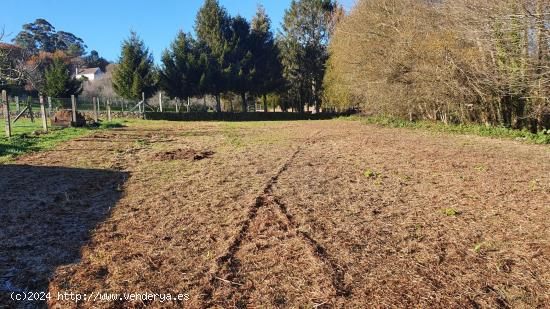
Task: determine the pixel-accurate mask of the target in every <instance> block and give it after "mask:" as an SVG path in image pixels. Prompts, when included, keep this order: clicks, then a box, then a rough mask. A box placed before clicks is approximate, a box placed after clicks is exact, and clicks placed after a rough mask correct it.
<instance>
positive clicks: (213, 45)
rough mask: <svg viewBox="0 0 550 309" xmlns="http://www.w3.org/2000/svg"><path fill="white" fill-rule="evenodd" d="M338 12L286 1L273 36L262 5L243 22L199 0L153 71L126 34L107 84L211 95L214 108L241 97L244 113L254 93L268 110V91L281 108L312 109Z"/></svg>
mask: <svg viewBox="0 0 550 309" xmlns="http://www.w3.org/2000/svg"><path fill="white" fill-rule="evenodd" d="M342 11H343V10H342V9H341V7H340V6H339V5H338V4H337V3H335V2H333V1H330V0H300V1H292V2H291V5H290V8H289V9H287V10H286V11H285V19H284V23H283V25H282V30H281V31H280V32H279V33H278V34H277V35H275V34H274V33H273V31H272V29H271V28H272V25H271V21H270V19H269V17H268V16H267V14H266V12H265V10H264V9H263V8H262V7H261V6H260V7H259V8H258V10H257V12H256V14H255V16H254V17H253V18H252V20H251V21H250V22H249V21H248V20H246V19H245V18H243V17H242V16H235V17H232V16H230V15H229V14H228V12H227V10H226V9H225V8H223V7H222V6H221V5H220V4H219V3H218V1H217V0H205V2H204V4H203V6H202V7H201V8H200V10H199V12H198V13H197V16H196V20H195V29H194V30H195V36H193V35H192V34H191V33H184V32H180V33H179V34H178V35H177V37H176V38H175V39H174V41H173V42H172V44H171V45H170V47H169V48H168V49H167V50H166V51H165V52H164V53H163V54H162V57H161V65H160V67H159V68H156V67H155V65H154V62H153V59H152V56H151V54H150V52H149V51H148V49H147V48H146V47H145V44H144V42H143V41H142V40H141V39H140V38H139V37H138V36H137V34H136V33H131V35H130V37H129V38H128V39H127V40H125V41H124V42H123V44H122V52H121V56H120V59H119V61H118V65H117V67H116V68H115V70H114V72H113V86H114V89H115V91H116V92H117V94H119V95H120V96H122V97H124V98H128V99H140V98H141V96H142V93H145V94H146V96H150V95H152V94H153V93H154V91H156V90H158V89H160V90H162V91H164V92H166V94H168V96H170V97H172V98H178V99H181V100H188V99H189V98H190V97H204V96H206V95H211V96H213V97H214V98H215V101H216V106H215V109H216V111H218V112H221V111H222V109H224V110H226V111H234V110H236V107H235V106H233V103H232V100H229V102H228V103H229V105H228V106H225V107H223V108H222V95H223V94H227V93H232V94H235V95H237V96H238V97H239V98H240V102H241V106H240V108H239V109H240V111H247V109H248V106H247V105H248V102H249V98H250V97H252V98H261V100H262V102H263V105H264V110H265V111H267V100H268V95H274V96H275V97H276V99H277V101H278V103H279V105H281V107H282V109H283V110H287V109H289V108H293V109H295V110H297V111H300V112H303V111H304V110H305V108H306V107H309V106H315V108H316V110H317V111H319V109H320V106H321V101H322V90H323V88H322V80H323V76H324V71H325V62H326V60H327V58H328V52H327V45H328V39H329V35H330V31H331V27H332V25H333V19H334V16H336V14H335V13H336V12H342Z"/></svg>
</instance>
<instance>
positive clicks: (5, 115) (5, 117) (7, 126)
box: [2, 90, 11, 137]
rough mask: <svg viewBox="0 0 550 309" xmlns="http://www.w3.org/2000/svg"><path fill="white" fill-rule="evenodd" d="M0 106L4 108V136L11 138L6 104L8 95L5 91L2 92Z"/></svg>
mask: <svg viewBox="0 0 550 309" xmlns="http://www.w3.org/2000/svg"><path fill="white" fill-rule="evenodd" d="M2 104H3V107H4V108H3V114H4V122H5V128H6V136H7V137H11V122H10V104H9V103H8V93H7V92H6V90H2Z"/></svg>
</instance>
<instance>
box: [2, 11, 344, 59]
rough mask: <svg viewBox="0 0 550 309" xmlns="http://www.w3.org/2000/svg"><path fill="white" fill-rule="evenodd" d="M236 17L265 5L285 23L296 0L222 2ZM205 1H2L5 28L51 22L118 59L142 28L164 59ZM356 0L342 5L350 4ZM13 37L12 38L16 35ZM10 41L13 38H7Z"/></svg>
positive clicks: (273, 16)
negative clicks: (132, 35) (125, 42)
mask: <svg viewBox="0 0 550 309" xmlns="http://www.w3.org/2000/svg"><path fill="white" fill-rule="evenodd" d="M219 1H220V3H221V4H222V5H223V6H224V7H225V8H226V9H227V10H228V11H229V13H230V14H231V15H237V14H240V15H242V16H244V17H246V18H247V19H250V18H252V16H253V15H254V13H255V12H256V7H257V5H258V4H262V5H263V6H264V7H265V9H266V11H267V13H268V15H269V16H270V17H271V20H272V22H273V26H274V27H279V25H280V23H281V21H282V18H283V15H284V11H285V9H286V8H287V7H288V6H289V4H290V0H219ZM202 2H203V1H202V0H156V1H152V0H93V1H90V0H88V1H74V0H70V1H69V0H26V1H21V0H2V12H10V13H7V14H6V13H4V14H2V17H1V18H0V27H4V29H5V32H6V33H8V34H11V37H13V36H15V35H16V34H17V33H18V32H19V31H20V30H21V26H22V25H23V24H25V23H28V22H32V21H34V20H35V19H37V18H44V19H46V20H48V21H49V22H50V23H51V24H52V25H53V26H54V27H56V29H57V30H63V31H68V32H72V33H74V34H75V35H76V36H78V37H80V38H82V39H83V40H84V42H85V43H86V45H88V51H89V50H92V49H95V50H97V51H98V52H99V54H100V55H101V56H103V57H105V58H107V59H108V60H110V61H116V60H117V58H118V54H119V52H120V44H121V42H122V40H123V39H124V38H126V37H128V34H129V32H130V30H134V31H136V32H137V33H138V34H139V35H140V37H141V38H142V39H143V40H144V41H145V43H146V45H147V46H148V47H149V49H150V50H151V51H152V52H153V55H154V57H155V61H158V59H159V58H160V55H161V53H162V51H163V50H164V49H165V48H166V47H168V45H169V44H170V42H171V41H172V40H173V39H174V37H175V35H176V33H177V32H178V31H179V30H180V29H183V30H184V31H185V32H189V31H193V24H194V20H195V15H196V13H197V11H198V9H199V7H200V6H201V5H202ZM353 2H354V0H344V1H341V3H343V4H344V6H345V7H346V8H350V7H351V6H352V3H353ZM11 37H9V38H8V40H9V39H11ZM4 41H7V40H6V39H4Z"/></svg>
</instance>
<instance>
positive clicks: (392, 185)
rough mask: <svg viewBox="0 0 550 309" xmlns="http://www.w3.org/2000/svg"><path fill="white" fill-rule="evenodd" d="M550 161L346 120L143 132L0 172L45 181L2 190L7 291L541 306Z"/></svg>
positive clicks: (158, 126) (284, 303)
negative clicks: (31, 188) (31, 187)
mask: <svg viewBox="0 0 550 309" xmlns="http://www.w3.org/2000/svg"><path fill="white" fill-rule="evenodd" d="M197 156H198V157H197ZM549 159H550V150H549V148H548V147H544V146H532V145H523V144H519V143H515V142H511V141H496V140H489V139H484V138H476V137H465V136H448V135H442V136H436V137H434V136H433V135H431V134H429V133H421V132H417V131H415V132H413V131H408V130H400V129H383V128H376V127H371V126H365V125H361V124H359V123H357V122H347V121H318V122H274V123H239V124H231V123H170V124H168V123H163V122H158V123H157V122H151V123H146V124H145V123H141V124H139V125H134V126H130V127H128V128H123V129H119V130H115V131H110V132H102V133H97V134H96V135H94V136H91V137H86V138H81V139H77V140H74V141H72V142H70V143H67V144H65V145H63V146H61V147H59V148H57V149H55V150H53V151H49V152H44V153H39V154H34V155H30V156H27V157H24V158H21V159H20V160H19V161H18V162H17V164H16V165H12V166H9V167H8V168H9V169H11V170H9V169H5V167H0V169H2V174H6V175H13V174H14V172H17V170H18V169H21V168H22V167H23V166H24V165H23V164H29V165H32V166H25V170H24V171H20V172H21V173H23V174H21V175H20V176H18V177H15V178H13V177H12V178H11V179H10V182H9V183H10V186H11V187H9V188H12V189H10V190H16V189H15V188H20V187H24V186H25V184H26V183H28V181H29V180H28V178H29V177H30V176H25V175H31V174H33V173H34V174H36V175H38V176H34V177H40V175H42V177H46V178H47V179H49V177H51V178H52V179H53V180H52V181H53V183H54V185H53V187H54V188H55V190H53V191H52V190H51V189H50V190H47V189H37V190H38V191H37V193H36V194H34V195H29V196H28V197H27V196H26V197H25V198H23V199H15V198H13V196H12V195H11V192H18V193H19V194H23V195H24V193H21V192H20V191H10V195H7V194H6V193H2V194H0V203H1V204H2V205H9V206H10V207H9V209H10V211H5V212H4V211H3V212H2V214H0V216H1V218H0V219H2V221H0V222H1V223H0V232H1V233H0V241H1V242H0V243H1V244H0V249H1V251H0V280H3V281H4V282H8V281H9V282H10V284H12V285H13V286H17V287H21V288H22V287H32V288H35V289H40V288H42V289H46V288H49V290H50V291H52V292H54V293H56V292H57V291H74V292H79V293H91V292H103V293H109V292H115V293H123V292H154V293H155V292H156V293H188V294H189V296H190V300H189V301H186V302H183V303H168V304H167V303H164V304H160V303H147V302H139V301H136V302H113V303H101V304H97V303H95V304H94V303H91V302H90V303H82V304H80V307H82V308H87V307H94V308H95V307H98V306H99V307H123V308H124V307H143V306H147V305H150V306H153V307H182V306H186V307H189V308H201V307H220V308H221V307H225V308H227V307H246V306H247V305H248V306H257V307H259V306H264V307H268V308H270V307H281V308H287V307H304V308H312V307H317V308H333V307H345V308H361V307H442V308H443V307H537V306H538V307H548V306H550V294H549V292H548V291H549V290H550V270H549V269H550V220H548V215H549V213H550V212H549V211H550V205H549V201H550V160H549ZM38 166H42V167H41V168H43V169H47V170H45V171H43V172H39V173H38V174H37V172H36V171H37V170H39V167H38ZM52 166H62V167H63V168H62V169H56V168H53V167H52ZM24 173H27V174H24ZM44 175H49V176H44ZM2 176H3V175H2ZM31 178H32V177H31ZM0 179H6V178H5V177H4V176H3V177H0ZM64 179H74V180H72V181H71V182H70V185H69V184H67V183H65V182H64V181H63V180H64ZM30 181H32V180H30ZM37 181H38V180H37ZM0 185H2V184H1V183H0ZM51 187H52V186H50V188H51ZM65 192H69V194H70V198H69V199H65V200H64V199H61V200H56V196H59V195H61V194H64V193H65ZM37 201H39V202H38V203H37ZM1 207H3V208H2V210H4V207H5V206H1ZM6 209H8V208H6ZM71 211H74V212H73V213H71ZM29 212H34V213H37V212H38V213H39V212H42V213H45V214H46V215H47V216H48V217H47V218H50V219H48V220H42V218H41V217H39V216H36V217H34V219H32V220H30V221H29V219H28V218H29V217H31V216H30V215H29ZM84 219H89V220H84ZM85 222H87V223H86V224H84V223H85ZM62 231H63V232H62ZM42 235H45V237H44V239H45V240H47V241H46V242H42V240H43V239H42V238H41V236H42ZM63 235H65V236H63ZM72 235H77V237H76V240H75V239H72ZM31 248H32V250H31ZM79 248H82V249H81V252H79V250H80V249H79ZM79 253H81V258H80V259H79ZM53 257H56V258H53ZM30 277H34V278H37V280H36V282H34V283H32V284H31V281H30V280H31V279H30ZM48 279H49V280H50V282H49V284H48V286H46V285H47V282H48ZM1 283H2V282H0V284H1ZM2 297H3V298H2ZM1 301H7V298H6V295H5V293H2V292H0V302H1ZM49 304H50V305H52V306H56V305H57V306H62V307H67V306H68V307H75V305H74V303H71V302H57V301H53V300H52V301H50V302H49ZM12 305H13V303H12ZM19 305H22V304H19Z"/></svg>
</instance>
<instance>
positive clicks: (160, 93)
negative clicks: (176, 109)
mask: <svg viewBox="0 0 550 309" xmlns="http://www.w3.org/2000/svg"><path fill="white" fill-rule="evenodd" d="M159 106H160V112H161V113H162V92H159Z"/></svg>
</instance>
